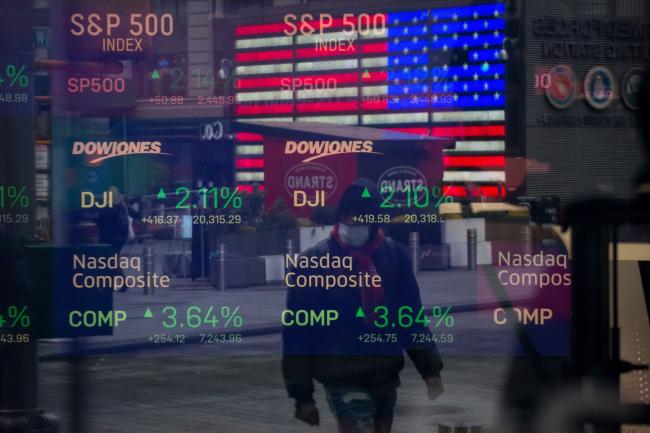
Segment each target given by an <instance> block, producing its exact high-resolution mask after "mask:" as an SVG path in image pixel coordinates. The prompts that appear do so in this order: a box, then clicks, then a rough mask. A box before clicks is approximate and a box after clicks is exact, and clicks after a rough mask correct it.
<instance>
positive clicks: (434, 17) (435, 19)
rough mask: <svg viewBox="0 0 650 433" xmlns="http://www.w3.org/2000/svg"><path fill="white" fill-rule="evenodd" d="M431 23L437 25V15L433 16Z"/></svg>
mask: <svg viewBox="0 0 650 433" xmlns="http://www.w3.org/2000/svg"><path fill="white" fill-rule="evenodd" d="M433 22H434V23H437V22H438V15H434V16H433Z"/></svg>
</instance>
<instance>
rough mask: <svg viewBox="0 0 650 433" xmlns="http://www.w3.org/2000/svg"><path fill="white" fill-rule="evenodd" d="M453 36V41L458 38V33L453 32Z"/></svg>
mask: <svg viewBox="0 0 650 433" xmlns="http://www.w3.org/2000/svg"><path fill="white" fill-rule="evenodd" d="M453 38H454V40H455V41H457V40H458V33H454V36H453Z"/></svg>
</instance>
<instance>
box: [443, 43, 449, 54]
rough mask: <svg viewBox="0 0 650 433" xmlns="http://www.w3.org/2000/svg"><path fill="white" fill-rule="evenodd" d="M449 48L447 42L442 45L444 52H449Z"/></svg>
mask: <svg viewBox="0 0 650 433" xmlns="http://www.w3.org/2000/svg"><path fill="white" fill-rule="evenodd" d="M447 49H448V47H447V44H444V45H443V46H442V51H444V52H445V53H446V52H447Z"/></svg>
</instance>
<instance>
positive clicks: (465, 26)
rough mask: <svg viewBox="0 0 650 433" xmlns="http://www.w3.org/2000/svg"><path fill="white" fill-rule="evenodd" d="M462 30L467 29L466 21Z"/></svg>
mask: <svg viewBox="0 0 650 433" xmlns="http://www.w3.org/2000/svg"><path fill="white" fill-rule="evenodd" d="M463 30H467V22H464V23H463Z"/></svg>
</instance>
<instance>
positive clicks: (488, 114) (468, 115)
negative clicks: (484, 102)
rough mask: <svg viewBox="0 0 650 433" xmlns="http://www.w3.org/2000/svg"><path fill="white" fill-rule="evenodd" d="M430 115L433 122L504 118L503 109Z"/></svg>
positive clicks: (483, 120) (445, 112)
mask: <svg viewBox="0 0 650 433" xmlns="http://www.w3.org/2000/svg"><path fill="white" fill-rule="evenodd" d="M431 117H432V119H431V120H432V121H433V122H492V121H495V122H496V121H503V120H505V111H503V110H490V111H444V112H437V113H433V114H432V116H431Z"/></svg>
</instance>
